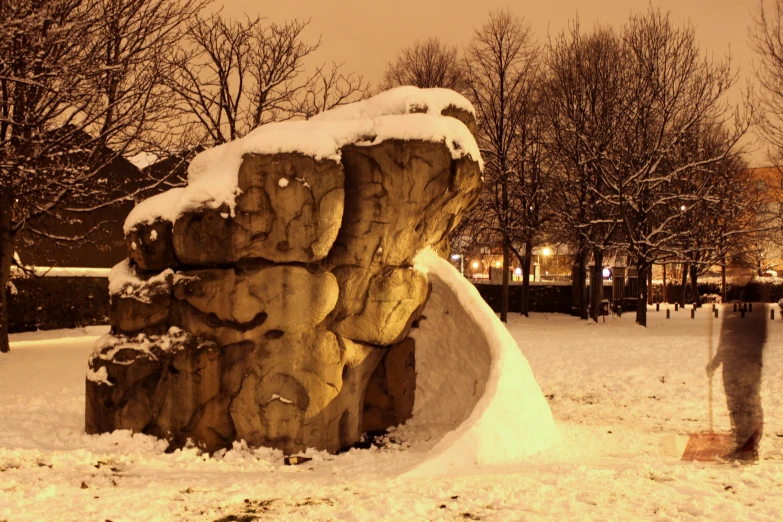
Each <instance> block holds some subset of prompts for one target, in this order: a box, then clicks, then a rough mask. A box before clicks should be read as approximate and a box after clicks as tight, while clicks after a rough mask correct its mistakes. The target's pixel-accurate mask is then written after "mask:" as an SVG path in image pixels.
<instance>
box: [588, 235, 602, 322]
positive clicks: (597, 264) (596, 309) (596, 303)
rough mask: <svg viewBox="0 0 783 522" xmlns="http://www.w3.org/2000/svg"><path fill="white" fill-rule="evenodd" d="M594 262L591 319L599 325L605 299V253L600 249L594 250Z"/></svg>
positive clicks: (591, 288)
mask: <svg viewBox="0 0 783 522" xmlns="http://www.w3.org/2000/svg"><path fill="white" fill-rule="evenodd" d="M593 262H594V265H593V277H592V278H591V285H590V318H591V319H592V320H593V321H595V322H596V323H597V322H598V315H599V314H600V312H601V300H602V299H603V298H604V277H603V276H604V274H603V265H604V253H603V251H602V250H601V249H600V248H597V247H596V248H593ZM593 287H595V288H593Z"/></svg>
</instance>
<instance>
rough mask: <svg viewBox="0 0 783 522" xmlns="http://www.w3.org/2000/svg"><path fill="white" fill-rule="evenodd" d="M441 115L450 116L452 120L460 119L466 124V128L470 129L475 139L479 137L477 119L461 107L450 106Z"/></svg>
mask: <svg viewBox="0 0 783 522" xmlns="http://www.w3.org/2000/svg"><path fill="white" fill-rule="evenodd" d="M441 114H442V115H443V116H449V117H451V118H456V119H458V120H459V121H461V122H462V123H464V124H465V127H467V128H468V130H469V131H470V133H471V134H472V135H473V137H474V138H477V137H478V125H477V124H476V118H474V117H473V115H472V114H471V113H469V112H467V111H465V110H463V109H460V108H459V107H455V106H453V105H449V106H448V107H446V108H445V109H443V110H442V111H441Z"/></svg>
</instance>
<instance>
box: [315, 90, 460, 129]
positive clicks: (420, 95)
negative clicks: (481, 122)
mask: <svg viewBox="0 0 783 522" xmlns="http://www.w3.org/2000/svg"><path fill="white" fill-rule="evenodd" d="M448 107H456V108H457V109H461V110H463V111H466V112H468V113H470V114H472V115H474V116H475V115H476V109H474V108H473V104H471V103H470V102H469V101H468V99H467V98H465V97H464V96H462V95H461V94H459V93H456V92H454V91H452V90H450V89H439V88H436V89H420V88H418V87H413V86H410V85H408V86H405V87H397V88H395V89H389V90H388V91H384V92H382V93H380V94H377V95H375V96H373V97H372V98H368V99H366V100H361V101H358V102H355V103H350V104H346V105H341V106H339V107H335V108H334V109H332V110H329V111H326V112H322V113H321V114H317V115H315V116H313V118H312V120H316V121H335V120H359V119H365V118H376V117H378V116H387V115H394V114H410V113H414V112H426V113H427V114H432V115H435V116H440V115H441V113H442V112H443V111H444V110H445V109H446V108H448ZM312 120H311V121H312Z"/></svg>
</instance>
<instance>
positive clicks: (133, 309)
mask: <svg viewBox="0 0 783 522" xmlns="http://www.w3.org/2000/svg"><path fill="white" fill-rule="evenodd" d="M162 275H163V276H164V277H160V276H158V277H155V278H152V279H148V280H146V281H145V280H142V282H141V284H139V285H134V284H125V285H124V286H123V287H122V288H121V289H120V291H119V292H118V293H115V294H113V295H112V296H111V299H110V304H109V321H110V323H111V328H112V333H115V334H128V335H129V334H134V333H139V332H143V333H146V334H162V333H165V332H166V331H167V330H168V329H169V326H170V324H171V322H170V317H169V316H170V313H171V292H172V282H173V279H174V272H172V271H171V270H167V271H166V272H165V273H163V274H162Z"/></svg>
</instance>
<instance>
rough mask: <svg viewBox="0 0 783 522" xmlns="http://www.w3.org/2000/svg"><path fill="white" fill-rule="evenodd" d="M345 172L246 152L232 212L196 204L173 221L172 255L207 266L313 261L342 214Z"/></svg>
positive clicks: (330, 164) (295, 157)
mask: <svg viewBox="0 0 783 522" xmlns="http://www.w3.org/2000/svg"><path fill="white" fill-rule="evenodd" d="M343 180H344V175H343V169H342V166H341V165H340V164H339V163H337V162H336V161H333V160H329V159H324V160H317V159H314V158H311V157H308V156H304V155H302V154H273V155H261V154H247V155H245V156H243V159H242V164H241V167H240V168H239V173H238V189H239V196H238V197H237V198H236V208H235V210H234V213H233V215H232V214H231V211H230V210H229V209H228V208H226V207H220V208H217V209H208V210H206V209H196V210H192V211H189V212H187V213H185V214H184V215H183V216H181V217H179V218H178V219H177V221H176V223H175V224H174V248H175V250H176V255H177V257H178V258H179V259H180V261H182V263H184V264H186V265H193V266H205V265H206V266H209V265H216V264H225V263H234V262H237V261H240V260H242V259H252V258H262V259H267V260H270V261H273V262H275V263H287V262H301V263H309V262H314V261H319V260H321V259H323V258H324V257H326V255H327V254H328V253H329V249H330V248H331V246H332V243H333V242H334V239H335V238H336V237H337V231H338V230H339V228H340V222H341V221H342V215H343V198H344V191H343Z"/></svg>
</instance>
